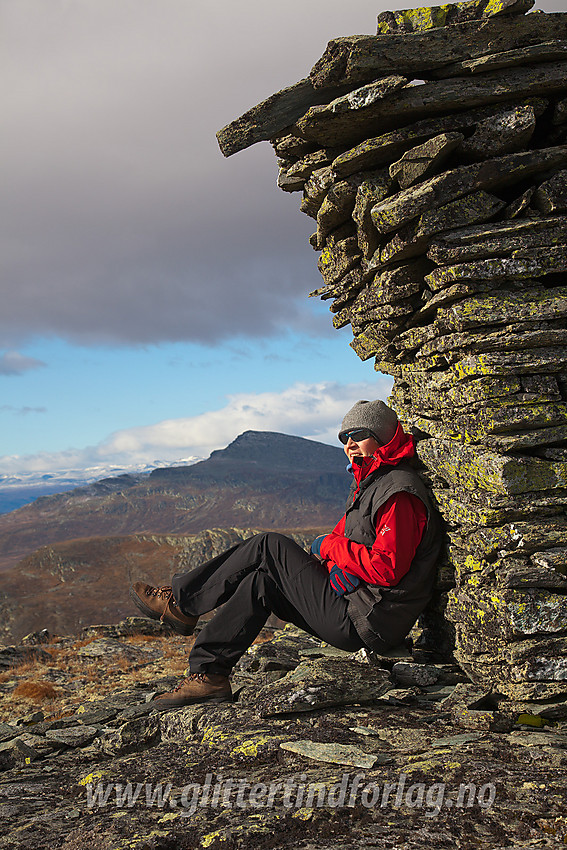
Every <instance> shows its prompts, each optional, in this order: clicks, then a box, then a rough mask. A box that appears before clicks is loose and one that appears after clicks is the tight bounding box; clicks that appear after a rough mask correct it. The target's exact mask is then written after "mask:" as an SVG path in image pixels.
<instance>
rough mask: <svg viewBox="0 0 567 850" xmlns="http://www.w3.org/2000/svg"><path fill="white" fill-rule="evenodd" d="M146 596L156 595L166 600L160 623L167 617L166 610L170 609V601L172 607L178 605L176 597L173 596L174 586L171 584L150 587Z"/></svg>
mask: <svg viewBox="0 0 567 850" xmlns="http://www.w3.org/2000/svg"><path fill="white" fill-rule="evenodd" d="M146 596H155V597H157V598H158V599H161V600H162V601H165V605H164V608H163V614H162V615H161V617H160V618H159V619H160V623H163V618H164V617H165V614H166V611H167V609H168V606H169V603H170V602H171V605H172V607H175V606H176V602H175V599H174V598H173V588H172V587H171V586H170V585H167V584H164V585H162V586H161V587H151V588H150V587H149V588H148V589H147V590H146Z"/></svg>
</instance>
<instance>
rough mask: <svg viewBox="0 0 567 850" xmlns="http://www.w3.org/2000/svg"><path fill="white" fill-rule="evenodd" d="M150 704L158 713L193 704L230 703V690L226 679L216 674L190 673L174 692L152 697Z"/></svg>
mask: <svg viewBox="0 0 567 850" xmlns="http://www.w3.org/2000/svg"><path fill="white" fill-rule="evenodd" d="M152 702H153V703H155V707H156V708H157V709H158V711H162V710H163V709H166V708H182V707H183V706H184V705H193V703H195V702H232V688H231V687H230V682H229V681H228V679H227V677H226V676H221V675H220V674H218V673H190V674H189V676H187V678H186V679H183V681H182V682H180V683H179V684H178V685H177V687H176V688H175V690H173V691H170V692H169V693H166V694H160V695H159V696H157V697H154V698H153V700H152Z"/></svg>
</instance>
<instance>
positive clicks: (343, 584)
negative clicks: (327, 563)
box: [329, 564, 360, 596]
mask: <svg viewBox="0 0 567 850" xmlns="http://www.w3.org/2000/svg"><path fill="white" fill-rule="evenodd" d="M329 581H330V582H331V587H332V588H333V590H334V591H335V593H336V594H338V595H339V596H344V594H345V593H350V592H351V590H354V589H355V588H356V587H358V585H359V584H360V579H359V578H358V576H355V575H353V574H352V573H347V572H346V570H342V569H341V568H340V567H337V565H336V564H333V566H332V567H331V569H330V570H329Z"/></svg>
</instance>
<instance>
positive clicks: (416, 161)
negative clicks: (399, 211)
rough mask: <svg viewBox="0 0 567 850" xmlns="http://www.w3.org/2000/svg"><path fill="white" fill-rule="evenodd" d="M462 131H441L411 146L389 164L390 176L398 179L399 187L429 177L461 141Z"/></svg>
mask: <svg viewBox="0 0 567 850" xmlns="http://www.w3.org/2000/svg"><path fill="white" fill-rule="evenodd" d="M464 138H465V137H464V136H463V135H462V133H441V134H440V135H439V136H434V138H433V139H429V140H428V141H427V142H423V144H421V145H418V146H417V147H415V148H412V149H411V150H409V151H406V153H405V154H404V155H403V156H402V158H401V159H399V160H398V161H397V162H393V163H392V165H391V166H390V177H392V178H395V179H396V180H397V181H398V184H399V186H400V189H407V187H408V186H411V185H412V183H416V182H417V181H418V180H422V179H425V178H426V177H429V176H430V175H431V174H432V173H433V172H434V171H435V170H436V169H438V168H439V167H440V166H441V164H442V163H443V162H444V161H445V160H446V159H447V158H448V157H449V156H450V154H451V153H452V152H453V151H454V150H455V148H457V147H458V146H459V145H460V144H461V142H462V141H464Z"/></svg>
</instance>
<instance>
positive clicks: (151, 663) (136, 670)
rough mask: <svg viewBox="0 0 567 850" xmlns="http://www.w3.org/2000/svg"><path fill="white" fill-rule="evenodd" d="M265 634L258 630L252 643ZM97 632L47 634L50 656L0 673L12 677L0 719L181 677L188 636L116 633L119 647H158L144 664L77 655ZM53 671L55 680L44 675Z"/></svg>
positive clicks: (0, 697)
mask: <svg viewBox="0 0 567 850" xmlns="http://www.w3.org/2000/svg"><path fill="white" fill-rule="evenodd" d="M269 637H270V635H269V633H267V632H266V633H264V634H263V635H262V636H261V637H259V638H258V639H257V640H256V641H254V643H262V642H263V641H265V640H267V639H268V638H269ZM98 639H99V638H98V637H90V638H85V639H84V638H80V639H77V640H76V641H72V642H69V640H68V639H53V641H51V642H49V643H46V644H43V645H42V649H45V651H46V652H48V653H49V655H50V656H51V657H50V659H49V661H48V663H46V662H45V661H39V660H33V659H31V660H26V661H24V662H21V663H20V664H18V665H15V666H14V667H12V668H11V669H9V670H6V671H5V672H3V673H2V674H0V684H5V683H7V682H12V681H14V688H13V689H12V690H4V691H3V693H0V721H6V720H14V719H16V718H18V717H21V716H22V715H25V714H27V713H28V712H29V711H30V710H32V709H33V708H35V707H39V706H41V709H42V710H43V712H44V714H45V716H46V718H47V719H53V720H54V719H58V718H60V717H65V716H69V715H70V714H74V712H75V711H76V710H77V708H78V707H79V706H80V705H82V704H85V703H88V702H90V701H92V700H100V699H103V698H104V697H105V696H106V695H107V694H109V693H112V692H114V691H119V690H127V689H130V688H132V687H133V686H134V685H138V684H147V686H148V690H151V689H152V686H153V683H154V682H155V681H156V680H157V679H161V678H163V677H164V676H175V677H177V676H179V678H181V677H183V676H184V675H185V674H186V670H187V666H188V663H189V653H190V651H191V648H192V646H193V640H194V639H193V638H186V637H182V636H181V635H173V634H170V635H163V636H161V635H160V636H154V635H132V636H129V637H125V638H121V639H120V640H121V643H123V644H124V646H125V647H128V646H130V647H132V648H135V647H136V646H138V647H139V648H140V649H147V650H159V656H158V657H157V658H155V659H153V658H150V659H149V660H148V661H147V663H133V662H132V661H131V660H130V659H128V658H127V657H124V656H122V657H120V656H119V657H113V658H112V659H109V660H108V661H106V660H104V659H103V660H101V659H100V658H88V657H87V656H81V655H78V650H79V649H80V648H81V647H83V646H87V644H89V643H92V642H93V641H94V640H98ZM54 674H55V675H56V676H57V680H56V681H55V683H52V682H51V681H50V680H51V679H52V678H53V676H54Z"/></svg>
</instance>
